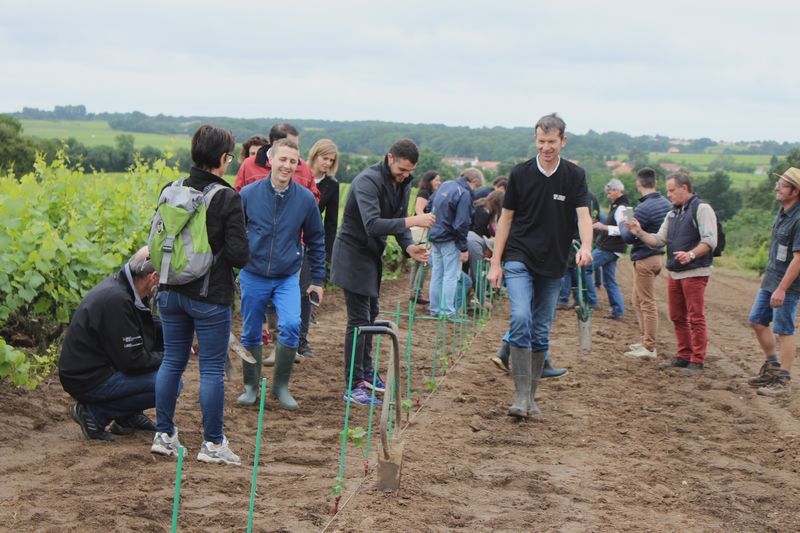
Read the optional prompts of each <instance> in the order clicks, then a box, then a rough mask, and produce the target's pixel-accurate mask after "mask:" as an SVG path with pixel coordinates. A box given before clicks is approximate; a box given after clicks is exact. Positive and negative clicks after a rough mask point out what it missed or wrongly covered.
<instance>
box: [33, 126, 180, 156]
mask: <svg viewBox="0 0 800 533" xmlns="http://www.w3.org/2000/svg"><path fill="white" fill-rule="evenodd" d="M20 122H21V123H22V127H23V131H24V133H25V135H28V136H30V137H37V138H40V139H62V140H63V139H67V138H70V137H73V138H75V139H76V140H77V141H78V142H81V143H83V144H84V145H86V146H89V147H91V146H114V145H115V144H116V141H115V138H116V136H117V135H120V134H122V133H126V134H130V135H133V136H134V138H135V139H136V141H135V146H136V148H143V147H145V146H152V147H153V148H158V149H159V150H162V151H163V150H175V149H177V148H189V145H190V141H191V139H190V138H189V137H188V136H186V135H163V134H158V133H139V132H128V131H118V130H112V129H111V126H109V125H108V122H106V121H102V120H31V119H21V120H20Z"/></svg>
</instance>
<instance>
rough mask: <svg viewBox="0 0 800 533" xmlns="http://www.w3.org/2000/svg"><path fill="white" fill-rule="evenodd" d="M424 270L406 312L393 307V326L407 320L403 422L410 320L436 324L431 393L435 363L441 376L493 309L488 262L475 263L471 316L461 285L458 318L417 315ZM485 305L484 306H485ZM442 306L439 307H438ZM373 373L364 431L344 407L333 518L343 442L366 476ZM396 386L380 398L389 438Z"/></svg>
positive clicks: (340, 488)
mask: <svg viewBox="0 0 800 533" xmlns="http://www.w3.org/2000/svg"><path fill="white" fill-rule="evenodd" d="M425 268H427V265H422V266H421V269H422V272H421V273H420V276H419V277H418V279H417V286H416V287H415V290H414V297H413V298H412V299H411V300H410V301H409V307H408V312H407V313H403V312H402V305H401V303H400V302H398V303H397V307H396V310H395V313H394V319H395V323H396V324H397V325H398V327H400V326H401V320H402V318H403V317H406V318H408V328H407V330H408V334H407V339H406V346H405V351H404V354H403V358H404V359H405V362H406V371H407V377H406V390H405V393H406V394H405V399H404V400H402V402H401V406H402V409H403V410H404V411H405V413H406V420H408V418H409V416H410V412H411V410H412V408H413V406H414V400H413V399H412V391H411V376H412V367H413V361H412V357H411V347H412V341H413V333H414V321H415V320H416V319H423V320H435V321H436V322H437V328H436V331H437V332H436V341H435V346H434V354H433V364H432V374H431V377H430V379H429V381H428V382H427V388H428V391H429V392H433V391H434V390H436V388H437V387H438V380H437V377H436V371H437V361H439V359H440V357H441V363H440V364H441V366H442V375H444V373H445V372H446V368H447V366H448V359H447V356H448V355H449V356H450V357H451V358H455V357H457V356H460V355H461V354H462V353H463V352H464V351H465V350H466V349H467V348H468V347H469V342H470V339H471V338H473V337H474V335H475V334H476V333H477V330H478V328H479V327H483V325H484V324H485V323H486V321H487V320H488V319H489V318H490V317H491V312H492V309H493V307H494V291H492V290H489V285H488V282H487V279H486V275H487V274H488V271H489V263H488V260H485V259H484V260H482V261H479V262H478V271H477V273H476V274H477V275H476V280H477V281H476V290H475V295H476V296H475V303H476V304H477V305H473V306H472V309H471V315H470V312H469V309H468V306H467V297H468V294H467V291H466V287H465V286H464V285H463V284H462V293H461V302H462V305H461V306H460V308H459V310H458V315H457V316H456V317H454V318H448V316H447V315H446V314H444V313H440V314H439V315H438V316H435V317H431V316H426V315H417V312H416V308H417V302H418V299H419V293H420V289H421V283H422V280H423V279H424V277H425V276H424V273H425ZM487 303H488V305H486V304H487ZM442 307H443V306H442ZM448 322H449V323H451V324H452V327H453V332H452V335H451V337H450V344H448V337H447V329H448ZM359 334H360V332H359V328H355V330H354V332H353V348H352V352H351V354H350V372H349V376H350V378H349V383H348V384H347V387H348V390H351V389H352V385H353V383H352V381H353V370H354V364H355V351H356V347H357V341H358V336H359ZM380 345H381V337H380V335H377V336H376V341H375V358H374V363H373V364H374V367H375V368H379V364H380ZM377 374H378V373H377V372H375V373H374V374H373V383H372V400H373V401H372V402H370V407H369V417H368V423H367V429H366V430H365V429H364V428H362V427H360V426H359V427H355V428H351V427H350V397H349V395H348V398H347V401H346V404H345V416H344V425H343V428H342V432H341V451H340V456H339V469H338V475H337V477H336V480H335V483H334V486H333V489H332V491H331V494H332V496H333V497H334V503H333V508H332V511H331V514H333V515H335V514H336V513H338V512H339V504H340V502H341V498H342V494H343V492H344V470H345V458H346V453H347V443H348V441H350V442H352V443H353V445H354V446H355V447H356V448H360V449H361V453H362V463H363V469H364V476H367V475H368V474H369V451H370V449H371V443H372V427H373V420H374V410H375V403H374V400H375V376H377ZM396 385H397V384H396V383H394V384H391V385H390V386H389V389H390V390H391V393H390V398H388V399H387V398H384V401H389V402H390V403H389V410H390V412H389V426H388V432H389V435H390V436H391V435H392V431H393V427H392V420H393V416H392V410H393V409H394V394H395V391H396V390H398V387H397V386H396ZM419 403H420V398H419V396H417V399H416V405H417V407H418V406H419Z"/></svg>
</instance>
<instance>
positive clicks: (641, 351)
mask: <svg viewBox="0 0 800 533" xmlns="http://www.w3.org/2000/svg"><path fill="white" fill-rule="evenodd" d="M625 355H627V356H628V357H636V358H639V359H655V358H656V349H655V348H653V349H652V350H648V349H647V348H645V347H644V346H641V345H640V346H639V347H638V348H636V349H632V350H631V351H629V352H625Z"/></svg>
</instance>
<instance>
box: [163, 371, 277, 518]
mask: <svg viewBox="0 0 800 533" xmlns="http://www.w3.org/2000/svg"><path fill="white" fill-rule="evenodd" d="M266 392H267V378H262V379H261V403H260V404H259V407H258V430H257V431H256V451H255V454H254V455H253V477H252V479H251V481H250V505H249V507H248V511H247V533H250V532H251V531H253V509H254V507H255V502H256V481H257V480H258V460H259V457H260V455H261V430H262V427H263V420H264V398H265V397H266ZM185 454H186V449H185V448H184V447H183V446H181V447H179V448H178V464H177V466H176V467H175V491H174V495H173V498H172V527H171V531H172V533H175V532H176V531H177V530H178V510H179V508H180V500H181V478H182V476H183V456H184V455H185Z"/></svg>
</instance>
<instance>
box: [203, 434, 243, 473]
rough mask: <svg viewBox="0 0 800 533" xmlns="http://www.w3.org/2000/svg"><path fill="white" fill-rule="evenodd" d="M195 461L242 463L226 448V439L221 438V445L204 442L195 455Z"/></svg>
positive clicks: (227, 463) (228, 463)
mask: <svg viewBox="0 0 800 533" xmlns="http://www.w3.org/2000/svg"><path fill="white" fill-rule="evenodd" d="M197 460H198V461H200V462H203V463H214V464H226V465H237V466H238V465H241V464H242V461H241V460H239V456H238V455H236V454H235V453H233V452H232V451H231V449H230V448H228V439H226V438H225V437H222V444H214V443H213V442H208V441H204V442H203V445H202V446H201V447H200V452H199V453H198V454H197Z"/></svg>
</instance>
